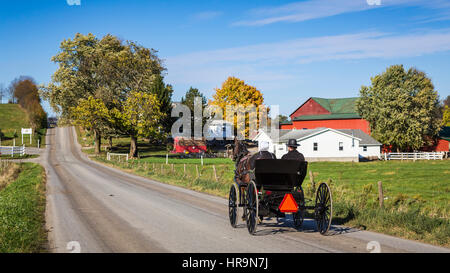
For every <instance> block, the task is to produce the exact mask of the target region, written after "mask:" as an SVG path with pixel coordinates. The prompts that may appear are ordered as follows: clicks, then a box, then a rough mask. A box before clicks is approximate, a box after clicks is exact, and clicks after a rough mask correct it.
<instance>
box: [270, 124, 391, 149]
mask: <svg viewBox="0 0 450 273" xmlns="http://www.w3.org/2000/svg"><path fill="white" fill-rule="evenodd" d="M327 130H331V131H335V132H338V133H341V134H345V135H347V136H350V137H354V138H356V139H359V145H360V146H366V145H367V146H381V145H382V144H381V143H380V142H378V141H377V140H375V139H374V138H373V137H371V136H369V135H368V134H366V133H364V132H363V131H362V130H360V129H330V128H325V127H320V128H315V129H302V130H296V129H294V130H279V140H278V142H287V141H288V140H289V139H297V140H298V139H303V138H306V137H309V136H312V135H315V134H318V133H320V132H322V131H327ZM268 135H269V137H270V138H271V139H273V140H274V139H275V135H274V134H268Z"/></svg>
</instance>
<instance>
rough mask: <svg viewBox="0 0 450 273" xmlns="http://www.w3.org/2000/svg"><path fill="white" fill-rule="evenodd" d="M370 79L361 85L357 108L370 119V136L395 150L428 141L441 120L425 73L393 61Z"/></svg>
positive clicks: (427, 143)
mask: <svg viewBox="0 0 450 273" xmlns="http://www.w3.org/2000/svg"><path fill="white" fill-rule="evenodd" d="M371 81H372V85H371V86H362V87H361V89H360V98H359V99H358V100H357V102H356V109H357V111H358V113H359V114H360V115H361V117H363V118H364V119H366V120H367V121H368V122H369V124H370V129H371V134H372V136H373V137H374V138H375V139H377V140H378V141H380V142H381V143H384V144H387V145H392V146H393V147H394V149H397V150H398V151H400V150H417V149H419V148H421V147H423V146H424V145H429V144H431V143H429V142H430V140H431V139H432V138H433V137H435V136H436V135H437V133H438V132H439V130H440V124H441V120H440V118H439V116H438V115H437V113H438V105H439V100H438V94H437V92H436V91H435V90H434V86H433V84H432V82H431V80H430V79H429V78H428V77H427V75H426V74H425V73H424V72H421V71H418V70H417V69H415V68H410V69H408V70H407V71H405V69H404V68H403V65H393V66H391V67H389V68H387V69H386V71H385V72H383V73H382V74H380V75H377V76H375V77H373V78H371Z"/></svg>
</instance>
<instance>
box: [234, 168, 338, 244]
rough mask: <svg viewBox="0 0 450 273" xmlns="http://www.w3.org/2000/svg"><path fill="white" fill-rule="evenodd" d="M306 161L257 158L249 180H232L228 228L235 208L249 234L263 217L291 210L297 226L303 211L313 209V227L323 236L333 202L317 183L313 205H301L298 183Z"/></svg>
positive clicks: (329, 195) (300, 183) (328, 224)
mask: <svg viewBox="0 0 450 273" xmlns="http://www.w3.org/2000/svg"><path fill="white" fill-rule="evenodd" d="M307 166H308V163H307V162H300V161H296V160H283V159H260V160H256V161H255V169H254V170H252V171H251V177H252V180H251V181H250V183H246V184H239V183H237V182H236V181H235V183H234V184H233V185H232V186H231V189H230V194H229V198H228V199H229V203H228V212H229V217H230V223H231V226H232V227H236V224H237V220H238V208H240V207H242V208H243V217H242V219H243V220H244V221H246V223H247V229H248V231H249V233H250V234H252V235H253V234H255V232H256V226H257V225H258V224H259V223H262V221H263V218H264V217H285V216H286V213H292V214H293V219H294V225H295V227H296V228H299V227H301V225H302V224H303V219H304V215H305V211H306V210H314V218H315V221H316V224H317V229H318V231H319V232H320V234H322V235H324V234H326V233H327V231H328V230H329V228H330V225H331V219H332V212H333V205H332V198H331V191H330V188H329V186H328V185H327V184H326V183H321V184H320V185H319V187H318V188H317V191H316V199H315V204H314V206H307V205H306V204H305V197H304V194H303V189H302V183H303V180H304V179H305V176H306V170H307Z"/></svg>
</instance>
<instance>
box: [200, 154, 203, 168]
mask: <svg viewBox="0 0 450 273" xmlns="http://www.w3.org/2000/svg"><path fill="white" fill-rule="evenodd" d="M200 160H201V162H202V166H203V155H201V156H200Z"/></svg>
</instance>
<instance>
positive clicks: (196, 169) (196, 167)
mask: <svg viewBox="0 0 450 273" xmlns="http://www.w3.org/2000/svg"><path fill="white" fill-rule="evenodd" d="M195 171H196V173H197V178H199V177H200V175H199V173H198V165H197V164H195Z"/></svg>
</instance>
